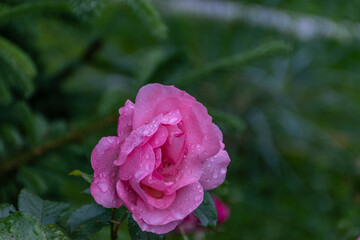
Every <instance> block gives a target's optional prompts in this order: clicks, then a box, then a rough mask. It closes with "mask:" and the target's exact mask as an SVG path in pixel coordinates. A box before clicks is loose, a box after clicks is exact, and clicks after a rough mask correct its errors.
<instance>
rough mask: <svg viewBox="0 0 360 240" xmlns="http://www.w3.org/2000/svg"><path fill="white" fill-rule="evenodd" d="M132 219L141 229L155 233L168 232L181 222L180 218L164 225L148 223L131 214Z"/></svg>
mask: <svg viewBox="0 0 360 240" xmlns="http://www.w3.org/2000/svg"><path fill="white" fill-rule="evenodd" d="M133 219H134V220H135V221H136V222H137V223H138V225H139V227H140V228H141V230H143V231H146V232H153V233H156V234H164V233H168V232H170V231H172V230H174V229H175V228H176V226H178V225H179V224H180V223H181V220H178V221H173V222H170V223H167V224H164V225H149V224H147V223H145V222H144V221H143V220H142V219H141V218H139V217H136V216H135V215H133Z"/></svg>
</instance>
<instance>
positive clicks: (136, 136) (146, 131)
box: [114, 110, 181, 166]
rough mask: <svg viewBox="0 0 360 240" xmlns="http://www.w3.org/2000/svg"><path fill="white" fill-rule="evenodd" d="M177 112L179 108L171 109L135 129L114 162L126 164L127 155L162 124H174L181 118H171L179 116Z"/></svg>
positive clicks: (145, 140) (118, 164)
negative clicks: (174, 119)
mask: <svg viewBox="0 0 360 240" xmlns="http://www.w3.org/2000/svg"><path fill="white" fill-rule="evenodd" d="M176 112H177V110H174V111H171V112H169V113H168V114H165V115H163V114H159V115H158V116H157V117H156V118H154V119H153V120H152V122H151V123H149V124H146V125H144V126H141V127H139V128H137V129H135V130H133V131H132V132H131V133H130V135H129V136H128V137H127V138H126V139H125V141H124V143H123V144H122V145H121V151H120V154H119V157H118V159H117V160H115V161H114V164H115V165H117V166H120V165H121V164H124V162H125V161H126V157H127V155H128V154H129V153H131V152H132V151H133V150H134V149H135V148H136V147H137V146H139V145H141V144H143V143H145V142H147V141H148V140H149V139H150V138H151V137H152V136H153V135H154V134H155V133H156V132H157V131H158V129H159V127H160V125H161V124H170V122H171V123H173V124H177V121H178V120H179V118H176V121H174V122H172V121H170V120H169V119H173V118H175V117H179V116H178V115H177V114H176ZM180 117H181V116H180ZM180 120H181V118H180Z"/></svg>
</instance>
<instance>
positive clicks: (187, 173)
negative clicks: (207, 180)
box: [164, 146, 202, 194]
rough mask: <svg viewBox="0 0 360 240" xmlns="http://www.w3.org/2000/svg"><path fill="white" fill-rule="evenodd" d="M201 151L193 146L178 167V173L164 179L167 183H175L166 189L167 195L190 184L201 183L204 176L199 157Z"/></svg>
mask: <svg viewBox="0 0 360 240" xmlns="http://www.w3.org/2000/svg"><path fill="white" fill-rule="evenodd" d="M199 151H201V149H200V148H197V147H196V146H192V147H191V149H190V150H189V151H188V152H187V153H185V154H184V158H183V159H182V161H181V164H180V165H179V166H178V167H177V169H178V171H177V172H176V173H175V174H173V175H170V176H166V177H165V178H164V181H165V182H172V183H173V184H171V185H169V186H168V187H167V188H166V190H165V192H166V194H172V193H174V192H176V191H177V190H178V189H180V188H182V187H184V186H186V185H188V184H193V183H196V182H198V181H199V179H200V177H201V175H202V165H201V162H200V161H199V157H198V152H199Z"/></svg>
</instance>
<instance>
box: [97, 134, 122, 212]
mask: <svg viewBox="0 0 360 240" xmlns="http://www.w3.org/2000/svg"><path fill="white" fill-rule="evenodd" d="M119 150H120V139H119V138H118V137H104V138H102V139H101V140H100V141H99V143H98V144H97V145H96V146H95V148H94V150H93V151H92V153H91V166H92V167H93V169H94V178H93V181H92V183H91V186H90V191H91V195H92V196H93V197H94V199H95V201H96V202H97V203H98V204H100V205H102V206H104V207H106V208H119V207H120V206H121V204H122V201H121V200H120V199H119V198H118V196H117V194H116V180H115V179H117V178H118V177H117V175H118V173H117V171H118V168H117V167H116V166H115V165H113V161H114V159H116V158H117V155H118V153H119Z"/></svg>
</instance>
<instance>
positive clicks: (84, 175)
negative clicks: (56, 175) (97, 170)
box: [69, 169, 93, 183]
mask: <svg viewBox="0 0 360 240" xmlns="http://www.w3.org/2000/svg"><path fill="white" fill-rule="evenodd" d="M69 175H70V176H77V177H82V178H83V179H84V180H85V181H87V182H88V183H91V182H92V179H93V175H91V174H87V173H83V172H82V171H80V170H78V169H75V170H74V171H72V172H71V173H69Z"/></svg>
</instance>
